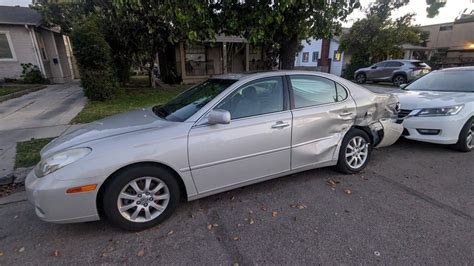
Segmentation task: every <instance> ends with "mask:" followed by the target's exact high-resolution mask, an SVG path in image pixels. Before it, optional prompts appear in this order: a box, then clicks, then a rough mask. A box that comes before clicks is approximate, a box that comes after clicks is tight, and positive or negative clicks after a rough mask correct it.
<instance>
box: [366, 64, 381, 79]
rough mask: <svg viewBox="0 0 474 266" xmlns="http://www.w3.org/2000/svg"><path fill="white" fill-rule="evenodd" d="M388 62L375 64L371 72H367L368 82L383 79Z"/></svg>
mask: <svg viewBox="0 0 474 266" xmlns="http://www.w3.org/2000/svg"><path fill="white" fill-rule="evenodd" d="M385 64H386V62H380V63H377V64H375V65H374V66H373V67H372V68H371V69H370V71H368V72H367V79H368V80H378V79H382V78H383V71H384V69H385Z"/></svg>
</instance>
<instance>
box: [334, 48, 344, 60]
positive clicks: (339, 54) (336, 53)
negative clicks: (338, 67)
mask: <svg viewBox="0 0 474 266" xmlns="http://www.w3.org/2000/svg"><path fill="white" fill-rule="evenodd" d="M341 57H342V54H341V52H339V51H337V50H336V51H334V56H333V58H332V60H333V61H336V62H339V61H341Z"/></svg>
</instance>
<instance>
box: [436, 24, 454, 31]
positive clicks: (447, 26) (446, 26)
mask: <svg viewBox="0 0 474 266" xmlns="http://www.w3.org/2000/svg"><path fill="white" fill-rule="evenodd" d="M448 30H453V26H452V25H445V26H440V27H439V31H448Z"/></svg>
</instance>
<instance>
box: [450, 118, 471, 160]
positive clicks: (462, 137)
mask: <svg viewBox="0 0 474 266" xmlns="http://www.w3.org/2000/svg"><path fill="white" fill-rule="evenodd" d="M455 148H456V149H457V150H459V151H463V152H469V151H472V150H474V117H472V118H471V119H469V120H468V121H467V122H466V124H465V125H464V127H463V128H462V129H461V132H460V133H459V140H458V143H456V145H455Z"/></svg>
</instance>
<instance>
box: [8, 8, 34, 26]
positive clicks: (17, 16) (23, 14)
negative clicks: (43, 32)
mask: <svg viewBox="0 0 474 266" xmlns="http://www.w3.org/2000/svg"><path fill="white" fill-rule="evenodd" d="M0 24H15V25H25V24H27V25H35V26H38V25H40V24H41V14H40V13H38V11H36V10H34V9H31V8H28V7H20V6H0Z"/></svg>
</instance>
